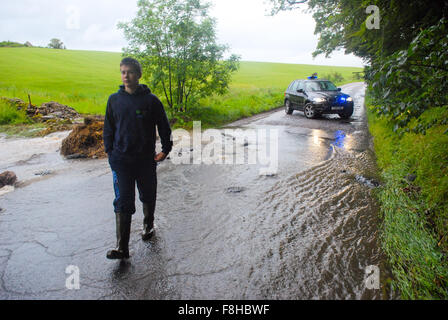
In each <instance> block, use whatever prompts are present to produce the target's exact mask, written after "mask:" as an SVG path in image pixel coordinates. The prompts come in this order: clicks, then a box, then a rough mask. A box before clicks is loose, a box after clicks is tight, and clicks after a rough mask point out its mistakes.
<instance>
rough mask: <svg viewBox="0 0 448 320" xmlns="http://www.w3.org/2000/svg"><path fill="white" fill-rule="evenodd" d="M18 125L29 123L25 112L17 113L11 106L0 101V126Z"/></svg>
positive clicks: (4, 101)
mask: <svg viewBox="0 0 448 320" xmlns="http://www.w3.org/2000/svg"><path fill="white" fill-rule="evenodd" d="M20 123H31V121H30V119H29V118H28V117H27V116H26V112H25V111H24V110H21V111H19V110H17V108H16V107H15V106H14V105H13V104H11V103H8V102H7V101H6V100H3V99H0V125H5V124H20Z"/></svg>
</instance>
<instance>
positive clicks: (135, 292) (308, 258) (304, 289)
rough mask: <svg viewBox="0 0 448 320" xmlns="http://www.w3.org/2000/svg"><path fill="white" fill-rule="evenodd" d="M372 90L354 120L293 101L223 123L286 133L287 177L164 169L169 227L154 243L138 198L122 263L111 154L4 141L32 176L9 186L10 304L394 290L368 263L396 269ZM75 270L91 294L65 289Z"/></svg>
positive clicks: (2, 284)
mask: <svg viewBox="0 0 448 320" xmlns="http://www.w3.org/2000/svg"><path fill="white" fill-rule="evenodd" d="M364 90H365V87H364V85H363V84H362V83H355V84H350V85H347V86H344V87H343V91H344V92H346V93H348V94H351V95H352V96H353V97H354V100H355V113H354V115H353V117H352V119H350V120H341V119H339V118H338V117H337V116H333V115H331V116H324V117H322V118H319V119H315V120H309V119H306V118H305V117H304V115H303V113H302V112H298V111H295V112H294V113H293V114H292V115H286V114H285V113H284V111H283V110H280V111H276V112H269V113H266V114H263V115H259V116H256V117H253V118H251V119H245V120H240V121H238V122H235V123H233V124H232V125H229V126H228V128H227V129H228V131H227V132H225V131H224V130H220V131H219V132H220V133H221V134H222V135H223V136H226V137H227V139H230V141H235V139H233V138H235V136H233V137H232V131H230V129H236V128H238V129H241V130H243V131H244V130H252V129H256V130H258V129H263V130H274V131H275V132H276V134H277V135H278V155H279V156H278V168H277V170H275V172H271V173H269V172H268V173H262V172H263V171H262V170H260V168H262V165H260V164H255V165H252V164H247V163H245V164H238V165H236V164H233V165H224V164H223V165H219V164H211V165H206V164H175V159H171V160H169V161H166V162H164V163H162V164H161V165H159V167H158V180H159V184H158V202H157V209H156V228H157V231H156V236H155V237H154V239H152V240H151V241H150V242H147V243H144V242H142V241H141V238H140V232H141V230H142V226H141V224H142V219H143V215H142V213H141V212H142V211H141V204H140V203H139V202H138V201H137V213H136V214H135V215H134V218H133V224H132V234H131V241H130V248H131V259H130V260H129V261H127V262H122V263H120V262H117V261H109V260H107V259H106V257H105V254H106V251H107V250H108V249H110V248H112V247H113V246H114V244H115V224H114V223H115V222H114V221H115V220H114V214H113V210H112V201H113V188H112V175H111V172H110V169H109V166H108V163H107V160H88V161H85V160H63V159H62V158H61V157H60V156H59V155H58V153H57V148H58V146H59V144H60V141H61V139H62V138H63V137H65V136H66V135H67V133H57V134H55V135H52V136H50V137H48V138H46V139H40V140H30V139H27V140H7V139H4V138H0V145H1V146H2V149H3V150H8V156H7V157H6V156H5V153H4V152H3V151H2V154H3V156H1V158H0V171H1V172H3V171H5V170H11V171H14V172H16V173H17V176H18V177H19V179H20V181H21V184H20V185H19V187H17V188H15V190H11V189H5V188H3V189H1V190H0V208H2V209H0V299H380V298H384V296H382V293H381V290H375V289H368V288H367V287H366V285H365V269H366V267H367V266H370V265H375V266H379V267H380V269H381V272H382V273H385V272H386V271H387V270H384V269H383V268H384V267H383V260H384V259H383V257H382V254H381V252H380V250H379V249H378V243H377V242H378V223H379V220H378V217H377V214H378V207H377V205H376V203H375V201H374V200H373V195H372V191H373V189H374V186H375V185H376V184H375V181H376V168H375V164H374V158H373V153H372V151H371V145H370V136H369V134H368V131H367V126H366V120H365V112H364V109H363V96H364ZM244 132H246V131H244ZM233 133H234V134H235V135H236V138H237V139H236V141H238V137H237V135H238V131H233ZM27 144H29V145H27ZM18 145H21V146H22V148H21V149H18V148H17V146H18ZM32 146H34V148H36V146H39V147H37V149H36V150H33V147H32ZM244 146H245V147H246V150H255V149H257V148H259V146H258V145H254V144H253V143H252V142H251V141H250V140H249V141H247V142H246V143H245V144H244ZM192 149H193V151H192ZM189 152H190V154H189V155H188V156H187V158H189V157H190V156H191V157H192V158H194V156H195V155H194V148H190V146H183V147H181V146H180V144H179V145H177V147H175V150H174V151H173V153H172V154H171V157H175V156H176V155H181V154H183V155H185V154H188V153H189ZM248 154H249V151H247V153H246V154H245V157H246V158H245V159H247V157H248V156H247V155H248ZM234 155H235V152H229V153H225V154H224V155H222V156H223V158H225V157H232V156H234ZM68 266H76V268H77V270H79V280H80V281H79V284H80V286H79V289H68V288H67V287H66V284H67V279H68V278H69V279H70V280H71V279H72V278H70V277H71V276H73V275H74V273H73V270H74V269H71V270H67V267H68ZM66 271H67V273H66ZM383 271H384V272H383ZM70 283H74V282H70V281H69V284H70ZM69 287H70V286H69Z"/></svg>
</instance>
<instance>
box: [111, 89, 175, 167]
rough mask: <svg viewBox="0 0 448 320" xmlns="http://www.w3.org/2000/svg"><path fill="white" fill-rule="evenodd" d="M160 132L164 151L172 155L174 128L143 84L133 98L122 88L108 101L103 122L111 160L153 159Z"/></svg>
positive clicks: (159, 104) (132, 95)
mask: <svg viewBox="0 0 448 320" xmlns="http://www.w3.org/2000/svg"><path fill="white" fill-rule="evenodd" d="M156 126H157V128H158V132H159V136H160V140H161V143H162V151H163V152H164V153H166V154H168V153H170V151H171V149H172V147H173V142H172V141H171V128H170V124H169V122H168V118H167V116H166V113H165V109H164V108H163V105H162V103H161V102H160V100H159V99H158V98H157V97H156V96H155V95H154V94H152V93H151V90H150V89H149V88H148V87H147V86H146V85H144V84H140V85H139V86H138V88H137V90H136V91H135V92H134V94H129V93H127V92H126V91H125V88H124V86H120V90H118V92H117V93H114V94H112V95H111V96H110V97H109V100H108V102H107V108H106V116H105V119H104V131H103V138H104V147H105V150H106V153H107V154H108V155H109V158H113V159H115V160H124V161H133V160H144V159H149V158H151V159H153V158H154V156H155V154H156V152H155V145H156Z"/></svg>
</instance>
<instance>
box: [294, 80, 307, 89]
mask: <svg viewBox="0 0 448 320" xmlns="http://www.w3.org/2000/svg"><path fill="white" fill-rule="evenodd" d="M299 89H302V90H304V89H305V86H304V83H303V81H299V85H298V86H297V89H296V90H299Z"/></svg>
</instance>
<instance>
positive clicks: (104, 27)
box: [0, 0, 362, 66]
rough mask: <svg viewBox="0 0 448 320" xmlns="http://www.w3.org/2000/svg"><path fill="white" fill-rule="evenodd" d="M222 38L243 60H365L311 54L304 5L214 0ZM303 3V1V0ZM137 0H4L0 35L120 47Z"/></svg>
mask: <svg viewBox="0 0 448 320" xmlns="http://www.w3.org/2000/svg"><path fill="white" fill-rule="evenodd" d="M210 2H212V3H213V7H212V9H211V10H210V15H211V16H212V17H214V18H216V19H217V34H218V41H219V42H220V43H225V44H228V45H229V46H230V48H231V49H230V52H231V53H236V54H239V55H241V57H242V60H243V61H266V62H283V63H300V64H302V63H304V64H323V65H338V66H362V61H361V59H359V58H357V57H354V56H352V55H344V54H343V52H338V53H334V54H333V55H332V57H331V58H329V59H326V58H325V57H323V56H318V57H316V58H315V59H313V58H312V56H311V53H312V52H313V51H314V49H315V48H316V45H317V41H318V38H317V36H316V35H314V27H315V23H314V20H313V18H312V16H311V14H306V13H304V12H302V10H300V9H298V10H294V11H289V12H282V13H279V14H278V15H276V16H274V17H271V16H268V15H267V14H268V12H269V9H270V6H269V4H268V3H267V2H266V0H211V1H210ZM303 7H304V8H305V5H303ZM136 11H137V0H59V1H56V0H39V1H36V0H15V1H14V2H12V1H2V9H1V11H0V41H3V40H10V41H17V42H21V43H24V42H25V41H30V42H31V43H32V44H33V45H36V46H47V45H48V43H49V41H50V39H52V38H58V39H61V40H62V41H63V42H64V44H65V45H66V47H67V49H79V50H99V51H114V52H120V51H121V49H122V48H123V47H125V46H126V40H125V39H124V37H123V34H122V32H121V30H118V29H117V22H119V21H130V20H131V19H132V18H133V17H134V16H135V14H136Z"/></svg>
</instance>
